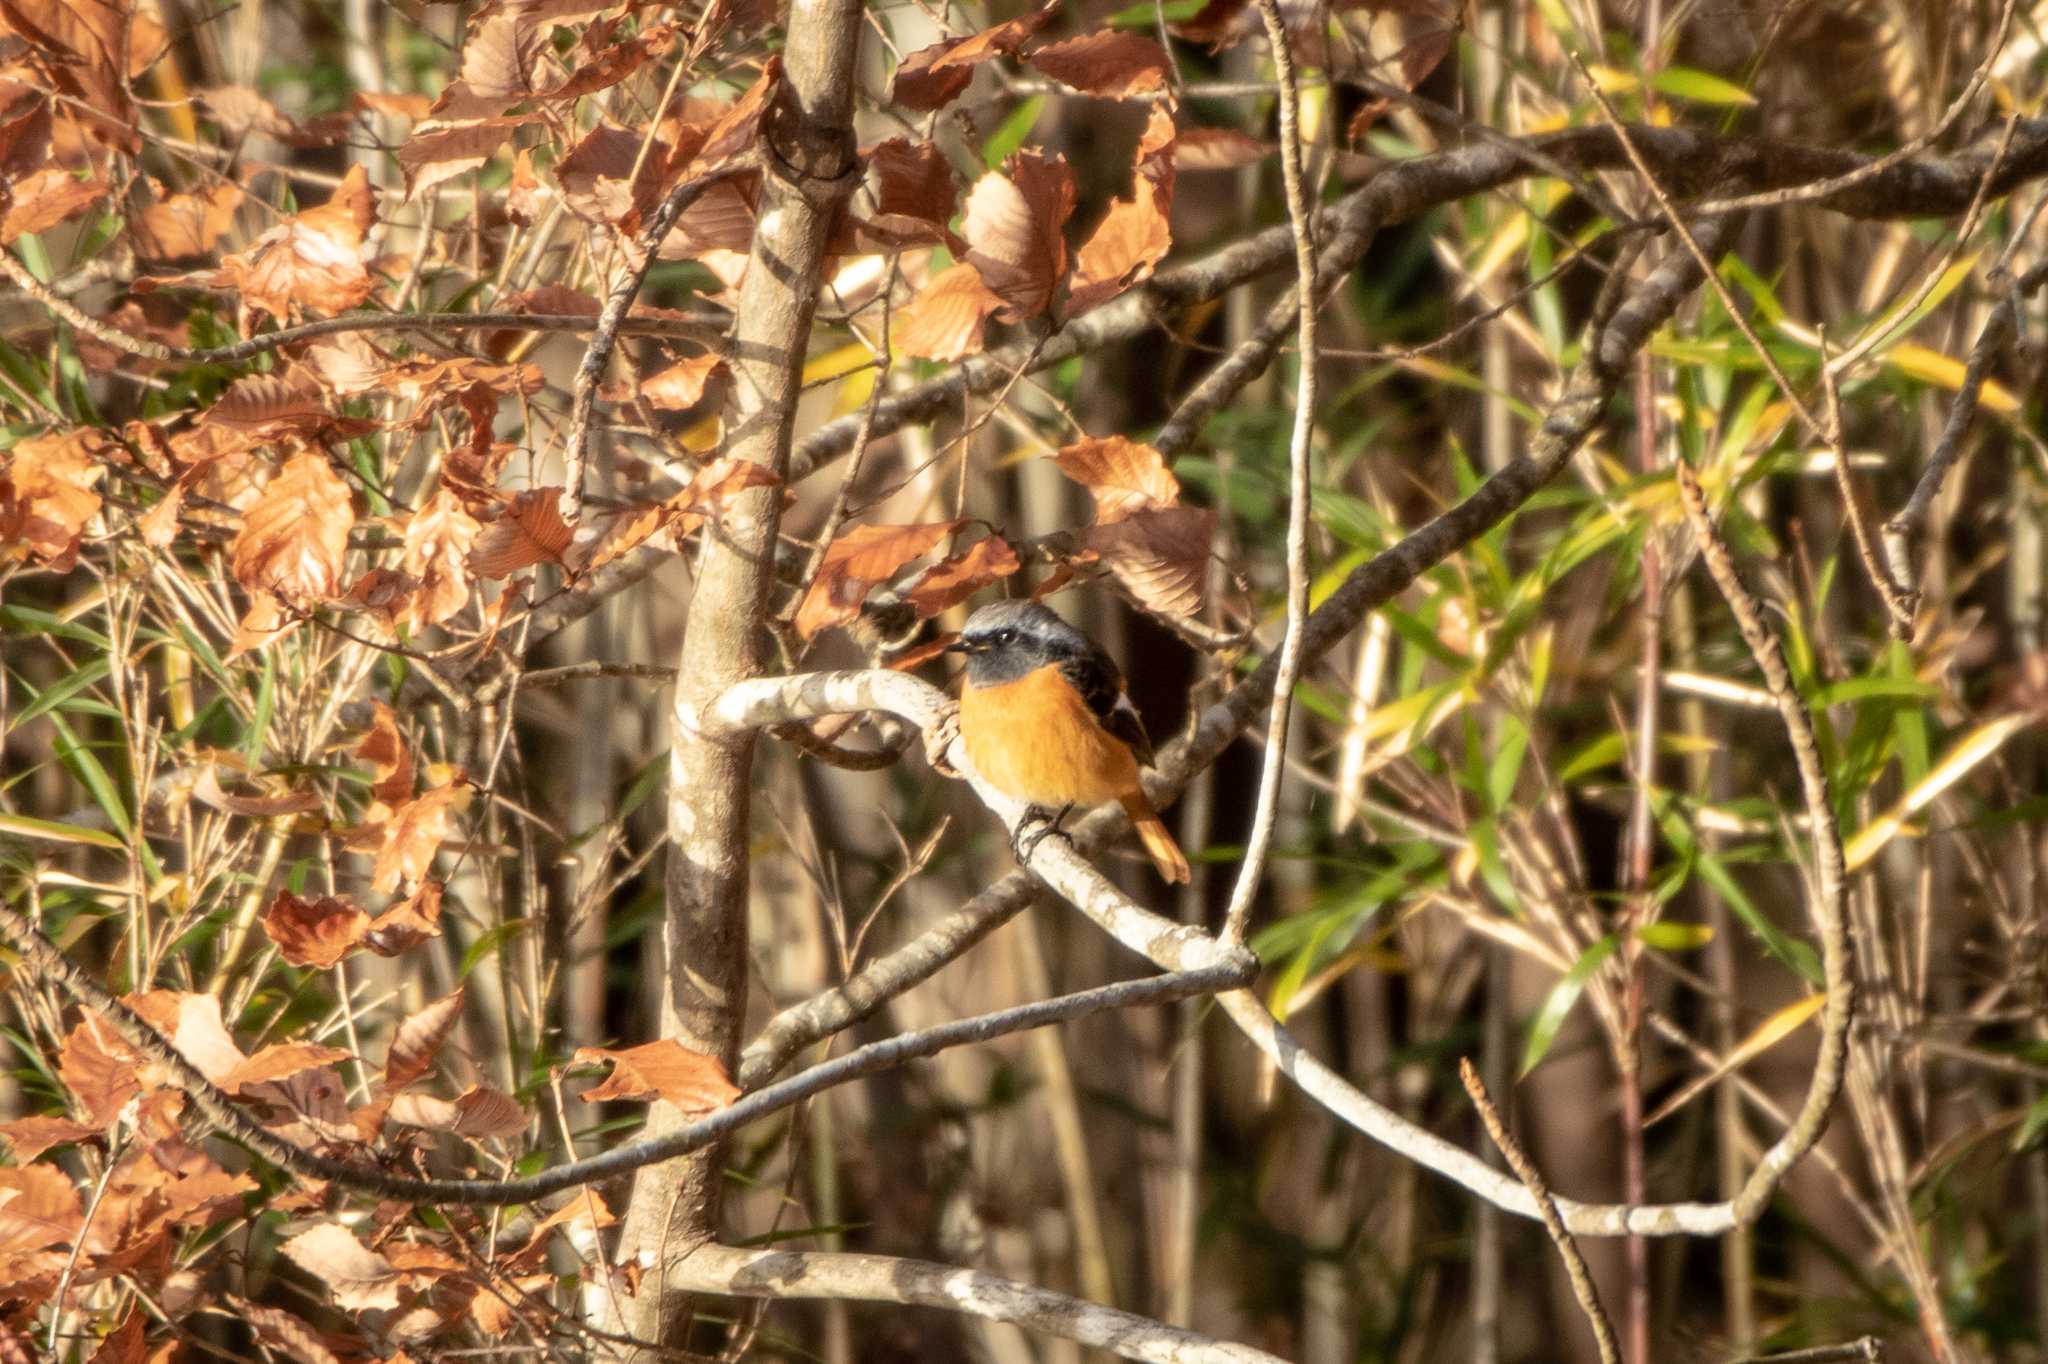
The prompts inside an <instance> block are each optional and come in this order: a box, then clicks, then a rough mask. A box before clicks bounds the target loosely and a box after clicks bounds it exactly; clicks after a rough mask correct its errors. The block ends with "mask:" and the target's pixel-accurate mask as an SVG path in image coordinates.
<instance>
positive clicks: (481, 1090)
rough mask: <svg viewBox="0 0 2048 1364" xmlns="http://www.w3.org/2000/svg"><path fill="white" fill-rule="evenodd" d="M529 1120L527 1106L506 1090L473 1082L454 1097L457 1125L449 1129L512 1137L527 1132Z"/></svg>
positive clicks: (459, 1133) (463, 1133) (467, 1134)
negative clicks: (524, 1107)
mask: <svg viewBox="0 0 2048 1364" xmlns="http://www.w3.org/2000/svg"><path fill="white" fill-rule="evenodd" d="M527 1122H528V1116H527V1112H526V1110H525V1109H523V1108H521V1107H520V1106H519V1103H518V1101H517V1100H515V1099H514V1098H513V1097H512V1096H511V1095H509V1094H507V1093H505V1092H504V1091H503V1090H497V1089H492V1088H491V1087H490V1086H488V1085H472V1086H471V1087H470V1088H468V1089H466V1090H464V1091H463V1092H462V1093H461V1094H459V1095H457V1096H456V1099H455V1125H454V1126H453V1127H452V1128H451V1129H450V1130H451V1131H453V1132H454V1133H455V1134H456V1135H457V1136H463V1137H509V1136H513V1135H514V1134H516V1133H519V1132H524V1131H525V1130H526V1125H527Z"/></svg>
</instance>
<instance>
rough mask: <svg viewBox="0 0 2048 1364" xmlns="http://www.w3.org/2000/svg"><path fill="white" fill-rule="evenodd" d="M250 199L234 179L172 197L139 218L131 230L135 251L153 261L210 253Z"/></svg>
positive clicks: (231, 226) (159, 202)
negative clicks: (237, 212)
mask: <svg viewBox="0 0 2048 1364" xmlns="http://www.w3.org/2000/svg"><path fill="white" fill-rule="evenodd" d="M247 197H248V196H247V195H246V194H244V193H243V192H242V187H241V186H240V185H238V184H236V183H235V182H234V181H232V180H222V181H219V182H218V183H216V184H212V185H208V186H206V187H205V188H203V189H199V190H195V191H194V192H193V193H191V194H173V195H171V196H170V197H169V198H168V199H161V200H158V201H157V202H156V203H153V204H151V205H150V206H149V207H148V208H145V209H143V210H142V212H141V213H140V214H138V215H136V217H135V218H133V219H132V220H131V222H130V226H129V230H130V231H131V232H132V233H134V236H135V249H136V251H137V252H138V253H140V254H141V255H143V256H145V257H147V258H148V259H150V260H159V261H171V260H185V259H189V258H191V257H193V256H204V255H207V254H209V253H210V252H211V251H212V250H213V248H214V247H216V246H218V245H219V244H220V239H221V238H222V237H225V236H226V235H227V234H228V232H229V231H230V230H231V229H233V227H234V225H235V211H236V210H237V209H239V208H240V207H241V206H242V201H243V200H244V199H246V198H247Z"/></svg>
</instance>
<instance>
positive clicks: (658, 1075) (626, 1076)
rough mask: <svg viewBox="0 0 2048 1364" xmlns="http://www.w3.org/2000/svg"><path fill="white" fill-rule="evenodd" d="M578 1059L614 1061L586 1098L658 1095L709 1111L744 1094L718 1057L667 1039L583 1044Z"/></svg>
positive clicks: (691, 1108)
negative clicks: (606, 1045) (612, 1047)
mask: <svg viewBox="0 0 2048 1364" xmlns="http://www.w3.org/2000/svg"><path fill="white" fill-rule="evenodd" d="M575 1059H576V1061H577V1062H579V1063H583V1062H600V1061H609V1062H611V1063H612V1073H611V1074H610V1075H609V1076H607V1077H605V1081H604V1083H603V1084H600V1085H597V1086H596V1087H594V1088H592V1089H587V1090H585V1091H584V1092H583V1099H584V1102H586V1103H598V1102H600V1101H602V1100H605V1099H654V1098H659V1099H663V1100H666V1101H667V1102H669V1103H672V1104H674V1105H675V1106H676V1107H677V1108H680V1109H683V1110H684V1111H685V1112H692V1113H708V1112H710V1111H711V1110H713V1109H717V1108H724V1107H725V1106H726V1105H727V1104H729V1103H731V1102H732V1101H733V1100H734V1099H737V1098H738V1097H739V1095H740V1091H739V1088H738V1086H736V1085H734V1084H733V1083H732V1080H731V1079H730V1078H729V1077H728V1076H727V1075H726V1073H725V1067H724V1066H722V1065H720V1064H719V1063H718V1058H717V1057H715V1056H706V1055H704V1054H703V1053H702V1052H696V1051H691V1050H690V1049H689V1048H688V1047H685V1046H684V1045H683V1044H682V1043H680V1042H675V1041H670V1040H668V1039H663V1040H662V1041H659V1042H647V1043H644V1044H642V1045H640V1046H637V1047H626V1048H623V1049H620V1050H616V1051H614V1050H609V1049H607V1048H604V1047H578V1048H577V1049H576V1057H575Z"/></svg>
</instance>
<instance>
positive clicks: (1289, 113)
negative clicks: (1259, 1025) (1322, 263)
mask: <svg viewBox="0 0 2048 1364" xmlns="http://www.w3.org/2000/svg"><path fill="white" fill-rule="evenodd" d="M1257 3H1258V7H1259V17H1260V18H1261V19H1263V20H1264V21H1265V25H1266V38H1267V41H1268V43H1269V44H1270V45H1271V47H1272V54H1273V69H1274V71H1275V73H1276V74H1277V76H1278V78H1279V82H1280V177H1281V179H1282V181H1283V182H1284V183H1285V185H1286V190H1287V216H1288V221H1289V222H1290V223H1292V224H1293V227H1294V268H1295V271H1296V273H1297V275H1298V277H1299V278H1298V282H1297V284H1296V285H1295V289H1294V296H1295V299H1296V308H1297V310H1298V313H1299V318H1298V320H1297V322H1296V324H1295V335H1296V337H1297V338H1298V340H1297V343H1296V344H1297V348H1298V352H1299V353H1298V354H1297V355H1296V356H1295V386H1294V432H1293V435H1292V436H1291V437H1290V438H1289V440H1288V443H1287V489H1288V498H1287V630H1286V633H1285V634H1284V635H1282V636H1281V640H1280V670H1279V673H1278V675H1277V677H1276V679H1275V681H1274V685H1273V705H1272V712H1271V714H1270V716H1269V717H1268V719H1267V721H1266V752H1265V756H1264V759H1263V762H1262V765H1261V769H1260V772H1259V795H1258V800H1257V803H1256V804H1255V805H1254V806H1253V813H1252V831H1251V837H1250V838H1249V839H1248V840H1247V842H1246V844H1245V851H1244V860H1243V861H1242V862H1241V863H1240V864H1239V866H1238V871H1237V881H1236V883H1235V884H1234V885H1233V886H1232V887H1231V891H1230V907H1229V909H1228V910H1227V911H1226V912H1225V913H1224V916H1223V934H1222V940H1223V942H1224V943H1225V944H1226V945H1235V944H1237V943H1240V942H1243V941H1244V931H1245V925H1246V924H1247V923H1248V922H1249V921H1250V919H1251V912H1252V901H1253V900H1254V899H1255V898H1257V896H1258V893H1259V883H1260V882H1261V881H1262V880H1263V879H1264V878H1265V872H1266V858H1267V856H1268V855H1269V854H1270V853H1271V851H1272V847H1273V833H1274V829H1275V827H1276V820H1277V818H1278V816H1279V812H1280V778H1281V774H1282V772H1283V771H1285V768H1286V758H1287V726H1288V721H1289V719H1290V717H1291V716H1292V715H1293V711H1294V685H1295V683H1296V682H1297V681H1298V680H1299V679H1300V677H1301V640H1302V627H1303V624H1304V622H1306V620H1307V619H1308V588H1309V581H1308V577H1309V569H1308V514H1309V505H1308V504H1309V495H1310V494H1309V457H1310V455H1311V454H1312V452H1313V446H1314V443H1315V430H1316V310H1317V308H1318V307H1319V306H1320V305H1321V294H1320V293H1319V291H1318V289H1317V287H1316V285H1317V280H1316V244H1315V239H1314V237H1313V235H1312V234H1313V232H1314V219H1313V214H1312V213H1311V211H1310V205H1309V200H1308V189H1307V186H1306V179H1305V177H1304V175H1303V173H1302V165H1301V122H1300V120H1301V93H1300V91H1299V90H1298V89H1296V87H1295V76H1294V57H1293V55H1292V53H1291V52H1290V51H1289V49H1288V43H1287V28H1286V24H1285V23H1284V22H1283V20H1282V19H1281V17H1280V0H1257Z"/></svg>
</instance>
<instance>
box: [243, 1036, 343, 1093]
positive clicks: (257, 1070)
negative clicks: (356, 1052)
mask: <svg viewBox="0 0 2048 1364" xmlns="http://www.w3.org/2000/svg"><path fill="white" fill-rule="evenodd" d="M348 1058H349V1054H348V1053H347V1052H346V1051H343V1050H342V1049H341V1048H340V1047H323V1046H319V1045H317V1044H315V1043H312V1042H279V1043H275V1044H274V1045H272V1046H268V1047H265V1048H263V1049H262V1050H261V1051H258V1052H257V1053H256V1054H255V1055H254V1056H251V1057H250V1058H249V1059H248V1060H246V1061H244V1062H242V1064H241V1065H239V1066H236V1067H235V1068H234V1069H233V1070H231V1071H229V1072H228V1073H227V1074H226V1075H224V1076H222V1077H221V1082H220V1087H221V1088H222V1089H224V1090H226V1091H227V1092H228V1093H230V1094H239V1093H240V1092H241V1091H242V1089H243V1088H244V1087H245V1086H248V1085H265V1084H275V1083H277V1082H278V1081H279V1080H288V1079H290V1078H291V1077H292V1076H294V1075H297V1074H298V1073H299V1072H300V1071H305V1070H318V1069H319V1068H320V1067H322V1066H331V1065H333V1064H334V1063H335V1062H336V1061H346V1060H348Z"/></svg>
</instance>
